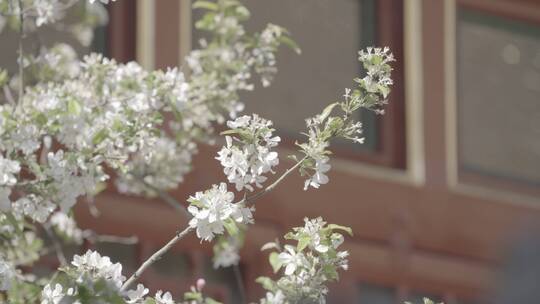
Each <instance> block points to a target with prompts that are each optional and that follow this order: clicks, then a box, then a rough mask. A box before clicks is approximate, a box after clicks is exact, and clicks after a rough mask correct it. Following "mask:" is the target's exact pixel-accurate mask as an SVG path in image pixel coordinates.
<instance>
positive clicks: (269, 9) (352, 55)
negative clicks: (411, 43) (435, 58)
mask: <svg viewBox="0 0 540 304" xmlns="http://www.w3.org/2000/svg"><path fill="white" fill-rule="evenodd" d="M244 3H245V4H246V6H247V7H248V8H249V10H250V11H251V16H252V18H251V20H250V21H249V23H248V25H247V28H248V29H249V30H250V31H259V30H261V29H263V28H264V26H265V25H266V24H267V23H274V24H278V25H281V26H284V27H285V28H287V29H288V30H290V32H291V33H292V36H293V38H294V39H295V40H296V42H297V43H298V44H299V46H300V47H301V48H302V54H301V55H297V54H295V53H294V52H293V51H292V50H289V49H286V48H283V50H281V51H280V52H279V54H278V69H279V72H278V74H277V77H276V78H275V81H274V83H273V84H272V86H271V87H269V88H264V89H263V88H258V89H256V90H254V91H253V92H248V93H246V94H244V95H243V96H242V100H243V101H244V102H245V104H246V106H247V107H246V111H245V112H246V113H252V112H255V113H258V114H260V115H261V116H263V117H265V118H268V119H271V120H272V121H274V123H275V125H276V126H277V128H278V129H279V131H280V132H281V134H283V135H286V136H287V137H289V138H293V139H295V138H298V137H299V135H298V134H299V132H302V131H304V130H305V128H306V127H305V119H306V118H308V117H312V116H314V115H315V114H318V113H320V112H321V111H322V109H324V107H325V106H326V105H328V104H330V103H331V102H334V101H336V100H337V99H338V98H340V97H341V96H342V95H343V94H344V89H345V88H346V87H349V88H352V87H353V86H354V83H353V78H355V77H357V76H358V75H359V73H360V71H361V66H360V63H359V62H358V60H357V57H358V50H359V49H360V48H362V47H363V46H366V45H373V43H374V39H375V31H374V24H375V20H374V16H375V1H374V0H333V1H328V0H294V1H290V0H272V1H260V0H246V1H245V2H244ZM197 17H200V15H195V16H194V19H196V18H197ZM200 37H201V34H200V33H197V32H194V35H193V38H194V45H195V46H196V45H197V41H198V40H199V38H200ZM361 115H362V121H363V123H364V127H365V128H364V129H365V130H366V134H364V135H365V137H366V143H365V144H364V145H363V146H360V145H354V147H355V148H356V149H358V147H361V149H368V150H370V151H371V150H375V148H376V144H377V143H376V128H375V117H374V116H373V115H372V113H363V114H361ZM351 147H352V145H348V148H351Z"/></svg>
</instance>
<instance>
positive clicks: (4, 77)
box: [0, 69, 8, 87]
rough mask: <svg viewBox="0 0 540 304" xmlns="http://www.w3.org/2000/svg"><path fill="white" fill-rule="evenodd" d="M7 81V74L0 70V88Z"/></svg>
mask: <svg viewBox="0 0 540 304" xmlns="http://www.w3.org/2000/svg"><path fill="white" fill-rule="evenodd" d="M7 81H8V73H7V71H6V70H4V69H0V87H3V86H4V85H5V84H6V83H7Z"/></svg>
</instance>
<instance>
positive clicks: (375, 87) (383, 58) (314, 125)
mask: <svg viewBox="0 0 540 304" xmlns="http://www.w3.org/2000/svg"><path fill="white" fill-rule="evenodd" d="M358 59H359V60H360V62H362V64H363V66H364V68H365V70H366V73H367V75H366V76H365V77H364V78H356V79H355V82H356V83H357V84H358V87H357V88H356V89H354V90H351V89H345V94H344V95H343V100H342V101H339V102H335V103H332V104H330V105H329V106H327V107H326V108H325V109H324V110H323V111H322V113H321V114H319V115H317V116H315V117H313V118H309V119H307V120H306V124H307V127H308V132H307V133H306V135H307V137H308V141H307V142H306V143H301V144H299V147H300V149H301V152H302V153H303V154H305V156H306V157H305V159H304V161H303V162H302V164H301V167H300V173H301V174H302V175H305V176H307V177H308V178H307V180H306V181H305V184H304V189H305V190H307V188H308V187H310V186H311V187H314V188H318V187H319V186H320V185H322V184H326V183H328V176H327V175H326V173H327V172H328V171H329V170H330V164H328V160H329V158H328V155H329V154H330V153H331V152H330V151H329V150H328V147H329V146H330V141H331V140H332V139H336V138H342V139H345V140H350V141H352V142H355V143H363V142H364V138H363V137H360V135H361V134H362V131H363V130H362V123H360V122H358V121H355V120H354V119H353V115H352V114H353V112H355V111H357V110H358V109H360V108H364V109H368V110H372V111H375V113H378V114H383V113H384V111H383V109H382V107H383V106H384V105H385V104H386V103H387V100H386V98H387V97H388V94H389V93H390V88H391V85H392V80H391V78H390V73H391V71H392V67H391V66H390V63H391V62H392V61H394V57H393V55H392V53H390V51H389V49H388V48H384V49H380V48H368V49H367V51H360V52H359V58H358ZM335 109H340V110H341V112H342V114H341V115H338V116H334V115H332V114H333V112H334V110H335Z"/></svg>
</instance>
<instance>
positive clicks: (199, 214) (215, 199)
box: [188, 183, 251, 241]
mask: <svg viewBox="0 0 540 304" xmlns="http://www.w3.org/2000/svg"><path fill="white" fill-rule="evenodd" d="M233 200H234V194H233V193H232V192H229V191H227V185H226V184H225V183H221V184H220V185H219V186H218V185H213V186H212V188H211V189H209V190H207V191H205V192H197V193H195V196H192V197H190V199H189V202H190V203H191V205H190V206H189V207H188V211H189V212H190V213H191V214H192V215H193V219H191V221H190V222H189V225H190V226H191V227H193V228H196V233H197V237H199V238H200V239H201V240H204V241H210V240H212V239H213V238H214V236H215V235H216V234H222V233H223V231H224V225H225V221H226V220H229V219H232V218H233V217H234V220H235V221H237V222H243V221H248V220H251V219H248V218H244V217H243V216H242V215H243V214H242V212H241V211H240V212H239V210H238V208H239V207H238V206H236V205H235V204H233ZM240 208H242V207H240Z"/></svg>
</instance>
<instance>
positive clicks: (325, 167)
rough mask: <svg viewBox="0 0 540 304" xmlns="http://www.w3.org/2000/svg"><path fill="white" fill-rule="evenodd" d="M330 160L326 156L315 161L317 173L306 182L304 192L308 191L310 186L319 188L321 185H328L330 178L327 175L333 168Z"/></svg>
mask: <svg viewBox="0 0 540 304" xmlns="http://www.w3.org/2000/svg"><path fill="white" fill-rule="evenodd" d="M328 160H329V158H328V157H326V156H323V157H320V158H317V159H315V168H314V169H315V173H313V175H311V176H310V178H308V179H307V180H306V181H305V183H304V190H307V189H308V187H309V186H311V187H313V188H319V186H320V185H324V184H327V183H328V176H327V175H326V174H325V173H326V172H328V171H329V170H330V168H331V166H330V164H328Z"/></svg>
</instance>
